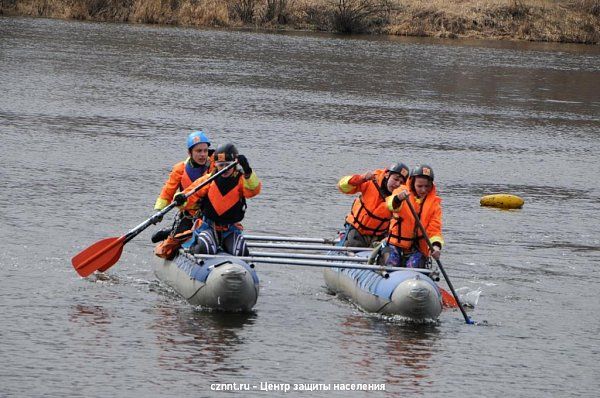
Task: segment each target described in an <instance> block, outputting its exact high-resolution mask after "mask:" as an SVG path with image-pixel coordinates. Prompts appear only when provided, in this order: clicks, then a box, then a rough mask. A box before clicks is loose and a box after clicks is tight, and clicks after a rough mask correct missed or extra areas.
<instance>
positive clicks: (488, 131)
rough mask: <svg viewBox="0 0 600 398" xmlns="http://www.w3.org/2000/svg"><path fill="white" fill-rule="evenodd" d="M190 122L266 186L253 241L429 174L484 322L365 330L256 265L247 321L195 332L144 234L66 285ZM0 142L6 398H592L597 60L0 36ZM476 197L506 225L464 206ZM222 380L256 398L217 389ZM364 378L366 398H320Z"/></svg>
mask: <svg viewBox="0 0 600 398" xmlns="http://www.w3.org/2000/svg"><path fill="white" fill-rule="evenodd" d="M197 128H204V129H205V130H206V131H207V132H208V133H209V135H210V137H211V138H212V140H213V142H215V143H224V142H227V141H231V142H235V143H236V144H237V146H238V148H239V150H240V152H242V153H244V154H246V155H247V157H248V158H249V159H250V162H251V165H252V167H253V168H254V170H256V172H257V174H258V175H259V176H260V177H261V179H262V181H263V185H264V187H263V191H262V193H261V195H259V196H258V197H256V198H253V199H251V200H249V209H248V212H247V215H246V220H245V227H246V229H247V231H249V232H251V233H269V234H277V235H294V236H313V237H333V236H335V234H336V231H337V230H338V229H339V228H340V227H341V224H342V220H343V218H344V215H345V214H346V212H347V211H348V210H349V208H350V204H351V201H352V198H351V197H349V196H344V195H342V194H340V193H339V192H338V191H337V189H336V187H335V183H336V181H337V180H338V179H339V178H340V177H341V176H343V175H347V174H352V173H362V172H365V171H367V170H370V169H374V168H379V167H384V166H386V165H388V164H390V163H392V162H396V161H399V160H401V161H403V162H405V163H408V164H410V165H414V164H416V163H418V162H426V163H429V164H431V165H432V166H433V168H434V170H435V173H436V181H437V184H438V189H439V191H440V195H441V196H442V197H443V199H444V228H445V238H446V241H447V246H446V247H445V250H444V253H443V256H442V262H443V264H444V266H445V269H446V271H447V272H448V274H449V276H450V278H451V281H452V282H453V284H454V286H455V287H457V288H461V287H466V288H468V289H469V290H475V289H480V290H481V291H482V293H481V297H480V300H479V303H478V305H477V306H476V308H475V309H473V310H470V315H471V316H472V318H473V319H474V320H475V321H477V323H478V324H477V325H473V326H469V325H466V324H465V323H464V321H463V319H462V316H461V314H460V313H459V312H457V311H445V312H444V313H443V314H442V316H441V317H440V320H439V322H437V323H435V324H425V325H415V324H411V323H407V322H403V321H402V320H399V319H390V318H386V319H384V318H381V317H377V316H373V315H369V314H365V313H362V312H360V311H359V310H357V309H356V308H355V307H354V306H352V305H351V304H349V303H348V302H345V301H341V300H340V299H338V298H336V297H333V296H330V295H328V294H327V293H326V290H325V287H324V281H323V278H322V273H321V270H319V269H313V268H300V267H293V266H277V265H264V266H263V265H259V266H257V270H258V273H259V277H260V279H261V294H260V297H259V301H258V303H257V305H256V307H255V311H254V312H253V313H250V314H219V313H209V312H204V311H201V310H199V309H195V308H192V307H191V306H190V305H188V304H187V303H186V302H184V301H183V300H181V299H180V298H178V297H177V296H176V295H175V294H174V293H173V292H171V291H170V290H169V289H167V288H165V287H164V286H162V285H160V284H159V283H158V281H157V280H156V279H155V277H154V275H153V265H154V261H155V260H154V258H153V255H152V244H151V243H150V241H149V237H150V235H151V233H152V232H153V231H154V230H156V227H153V228H149V229H148V230H147V231H145V232H144V233H142V234H141V235H139V236H138V237H137V238H136V239H134V240H132V241H131V242H130V243H128V244H127V246H126V247H125V249H124V252H123V255H122V257H121V259H120V261H119V262H118V263H117V264H116V265H115V266H114V267H112V268H111V270H110V271H109V273H108V276H107V277H105V278H102V279H99V278H96V277H90V278H87V279H82V278H80V277H78V275H77V274H76V273H75V272H74V270H73V268H72V266H71V264H70V258H71V257H72V256H73V255H74V254H76V253H77V252H78V251H80V250H82V249H84V248H85V247H87V246H89V245H91V244H92V243H94V242H95V241H97V240H99V239H101V238H105V237H109V236H120V235H122V234H124V233H125V232H126V231H128V230H129V229H131V228H133V227H134V226H136V225H138V224H139V223H140V222H142V221H144V220H145V219H146V218H148V217H149V216H150V215H151V214H152V213H153V211H152V206H153V204H154V200H155V198H156V196H157V195H158V193H159V191H160V188H161V186H162V183H163V181H164V179H165V178H166V176H167V174H168V172H169V170H170V167H171V166H172V165H173V164H174V163H176V162H177V161H180V160H182V159H183V158H184V157H185V156H186V153H185V138H186V135H187V133H189V132H190V131H191V130H193V129H197ZM0 143H1V149H0V154H1V158H0V181H1V184H2V189H1V190H0V217H1V220H2V224H1V225H2V228H1V229H0V238H1V241H2V243H1V246H0V247H1V249H0V307H1V308H2V323H1V326H0V363H2V367H0V396H1V397H12V396H15V397H24V396H32V397H33V396H35V397H37V396H47V397H54V396H59V397H63V396H82V397H83V396H85V397H91V396H93V397H134V396H150V397H155V396H156V397H158V396H192V397H218V396H284V395H290V396H300V395H302V396H325V395H327V396H367V395H368V396H389V397H391V396H398V395H400V394H405V393H409V394H411V395H413V396H435V397H444V396H447V397H457V396H477V397H479V396H486V397H487V396H495V397H498V396H504V395H506V394H511V395H516V396H527V397H548V396H588V397H592V396H596V394H597V391H598V390H599V389H600V381H599V379H598V377H597V376H598V374H599V371H600V367H599V365H598V358H599V354H600V352H599V351H600V348H599V347H600V338H599V337H598V336H599V335H600V315H599V311H598V309H599V305H600V298H599V295H598V287H599V283H600V277H599V276H598V264H599V261H600V238H599V237H598V230H599V228H598V225H597V222H598V221H597V220H598V215H599V211H600V184H599V183H598V175H599V174H600V162H599V161H598V154H599V153H600V48H598V47H597V46H596V47H593V46H579V45H554V44H531V43H504V42H481V41H479V42H477V41H472V42H471V41H440V40H431V39H407V38H394V39H389V38H365V37H352V38H347V37H341V36H330V35H315V34H304V33H302V34H266V33H256V32H238V31H221V30H198V29H182V28H172V27H155V26H140V25H135V26H132V25H120V24H96V23H83V22H71V21H58V20H45V19H18V18H16V19H8V18H0ZM495 192H510V193H514V194H517V195H520V196H522V197H523V198H524V199H525V202H526V203H525V206H524V207H523V209H521V210H515V211H501V210H497V209H491V208H482V207H480V206H479V198H480V197H481V196H482V195H484V194H488V193H495ZM166 223H167V222H166V221H165V222H163V224H166ZM233 383H242V386H245V387H248V388H250V391H244V392H239V391H238V392H223V391H215V390H214V388H215V384H224V385H228V386H229V387H230V388H231V387H232V386H233ZM280 383H282V384H283V385H285V383H289V384H290V387H291V388H293V387H294V384H299V385H302V386H307V385H309V384H320V385H321V386H326V387H330V388H331V391H313V392H303V393H301V392H293V391H291V392H288V393H285V392H282V391H277V388H280V387H282V386H281V385H280ZM361 384H372V385H376V386H379V387H383V388H385V391H375V392H356V391H354V392H350V393H349V392H347V391H337V390H336V391H334V388H342V389H346V388H353V387H356V386H357V385H358V386H359V388H360V385H361ZM236 386H238V387H239V384H236ZM318 388H322V387H318ZM261 389H263V390H270V391H261Z"/></svg>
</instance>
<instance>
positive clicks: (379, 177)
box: [338, 169, 392, 236]
mask: <svg viewBox="0 0 600 398" xmlns="http://www.w3.org/2000/svg"><path fill="white" fill-rule="evenodd" d="M386 171H387V170H385V169H379V170H375V171H374V172H373V174H374V176H375V181H372V180H369V181H364V180H362V178H361V176H358V175H354V176H346V177H343V178H342V179H340V181H339V182H338V188H339V190H340V191H341V192H342V193H345V194H348V195H352V194H355V193H358V192H360V196H359V197H358V198H356V199H355V200H354V203H353V204H352V209H351V210H350V213H349V214H348V215H347V216H346V222H347V223H348V224H350V225H352V227H354V228H355V229H356V230H357V231H358V232H359V233H360V234H361V235H366V236H382V235H385V234H386V232H387V231H388V228H389V223H390V217H391V216H392V212H391V211H390V210H389V209H388V207H387V204H386V202H385V197H384V194H383V193H382V190H383V188H382V185H383V180H384V178H385V173H386ZM353 183H354V184H353Z"/></svg>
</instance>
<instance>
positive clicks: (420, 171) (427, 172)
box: [410, 164, 433, 181]
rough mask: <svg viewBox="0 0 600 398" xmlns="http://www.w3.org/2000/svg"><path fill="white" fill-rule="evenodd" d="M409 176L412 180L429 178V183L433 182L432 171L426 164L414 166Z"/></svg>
mask: <svg viewBox="0 0 600 398" xmlns="http://www.w3.org/2000/svg"><path fill="white" fill-rule="evenodd" d="M410 176H411V177H412V178H415V177H425V178H429V179H430V180H431V181H433V169H432V168H431V166H429V165H427V164H420V165H418V166H415V168H414V169H412V172H411V173H410Z"/></svg>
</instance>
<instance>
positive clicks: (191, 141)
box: [152, 130, 214, 243]
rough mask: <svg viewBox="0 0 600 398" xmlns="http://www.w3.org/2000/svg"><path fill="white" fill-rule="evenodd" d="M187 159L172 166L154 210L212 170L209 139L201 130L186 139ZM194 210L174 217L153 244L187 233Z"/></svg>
mask: <svg viewBox="0 0 600 398" xmlns="http://www.w3.org/2000/svg"><path fill="white" fill-rule="evenodd" d="M187 148H188V155H189V156H188V158H187V159H186V160H184V161H182V162H179V163H177V164H175V165H174V166H173V169H172V170H171V173H170V174H169V178H168V179H167V181H166V182H165V184H164V186H163V188H162V190H161V192H160V195H159V196H158V198H157V199H156V203H155V204H154V210H157V211H160V210H162V209H164V208H165V207H166V206H167V205H168V204H169V203H171V201H172V200H173V197H174V196H175V194H176V193H177V192H178V191H183V190H185V189H186V188H187V187H189V186H190V185H191V184H192V183H193V182H194V181H196V180H197V179H199V178H200V177H202V176H204V175H206V174H207V173H210V172H212V171H213V170H214V164H213V162H212V161H211V159H210V155H211V152H212V151H211V150H210V149H209V148H210V139H209V138H208V136H207V135H206V133H204V131H202V130H198V131H194V132H192V133H190V134H189V135H188V137H187ZM195 212H196V209H191V208H190V209H188V210H186V211H180V212H179V213H178V214H177V216H176V217H175V224H174V226H173V227H169V228H165V229H162V230H160V231H158V232H156V233H155V234H154V235H153V236H152V241H153V242H154V243H156V242H160V241H161V240H164V239H166V238H167V237H168V236H169V235H170V234H171V235H175V234H177V233H180V232H183V231H187V230H189V229H190V228H192V224H193V216H194V213H195Z"/></svg>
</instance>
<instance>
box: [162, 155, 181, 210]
mask: <svg viewBox="0 0 600 398" xmlns="http://www.w3.org/2000/svg"><path fill="white" fill-rule="evenodd" d="M184 170H185V161H184V162H179V163H177V164H175V165H174V166H173V169H172V170H171V173H169V178H168V179H167V181H166V182H165V185H163V188H162V191H161V192H160V198H162V199H165V200H167V201H168V202H169V203H170V202H171V201H172V200H173V196H175V193H176V192H177V190H178V189H179V184H180V183H181V177H182V176H183V172H184Z"/></svg>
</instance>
